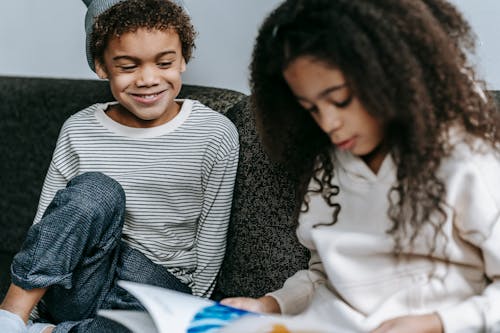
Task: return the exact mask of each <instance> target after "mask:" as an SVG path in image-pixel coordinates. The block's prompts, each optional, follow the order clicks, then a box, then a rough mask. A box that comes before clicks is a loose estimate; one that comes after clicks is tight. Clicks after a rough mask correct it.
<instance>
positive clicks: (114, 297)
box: [54, 243, 191, 333]
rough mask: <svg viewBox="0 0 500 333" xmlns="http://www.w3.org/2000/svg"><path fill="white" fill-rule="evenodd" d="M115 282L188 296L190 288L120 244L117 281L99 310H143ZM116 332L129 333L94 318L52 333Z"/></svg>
mask: <svg viewBox="0 0 500 333" xmlns="http://www.w3.org/2000/svg"><path fill="white" fill-rule="evenodd" d="M118 280H127V281H133V282H138V283H145V284H150V285H155V286H159V287H163V288H168V289H173V290H177V291H180V292H184V293H191V288H189V287H188V286H187V285H185V284H183V283H182V282H180V281H179V280H178V279H177V278H176V277H175V276H174V275H173V274H171V273H170V272H169V271H168V270H167V269H166V268H165V267H163V266H160V265H157V264H155V263H153V262H152V261H151V260H150V259H148V258H147V257H146V256H145V255H144V254H142V253H141V252H140V251H138V250H135V249H132V248H131V247H129V246H128V245H126V244H125V243H122V244H121V249H120V255H119V259H118V263H117V269H116V280H115V283H114V285H113V288H112V289H111V291H110V292H109V293H108V295H107V296H106V299H105V301H104V302H103V303H102V305H101V308H102V309H122V310H144V308H143V307H142V305H141V304H140V303H139V301H137V299H135V297H133V296H132V295H131V294H130V293H129V292H127V291H126V290H125V289H123V288H121V287H119V286H118V285H117V284H116V281H118ZM70 330H71V332H75V333H83V332H85V333H108V332H109V333H117V332H128V330H127V329H125V328H124V327H123V326H121V325H119V324H117V323H115V322H113V321H111V320H108V319H106V318H103V317H99V316H97V317H96V318H93V319H87V320H83V321H80V322H78V323H70V322H66V323H62V324H60V325H57V327H56V329H55V330H54V333H63V332H69V331H70Z"/></svg>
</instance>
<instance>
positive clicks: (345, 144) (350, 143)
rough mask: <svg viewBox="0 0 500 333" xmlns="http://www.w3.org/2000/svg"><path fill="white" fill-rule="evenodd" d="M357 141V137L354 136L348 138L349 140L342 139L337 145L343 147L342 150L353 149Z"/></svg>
mask: <svg viewBox="0 0 500 333" xmlns="http://www.w3.org/2000/svg"><path fill="white" fill-rule="evenodd" d="M355 143H356V138H355V137H353V138H350V139H347V140H344V141H341V142H339V143H336V144H335V145H336V146H337V148H339V149H342V150H349V149H351V148H352V147H354V144H355Z"/></svg>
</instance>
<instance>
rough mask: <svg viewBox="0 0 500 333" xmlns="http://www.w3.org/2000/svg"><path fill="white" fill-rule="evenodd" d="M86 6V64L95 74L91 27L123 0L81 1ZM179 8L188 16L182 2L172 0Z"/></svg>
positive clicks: (180, 0)
mask: <svg viewBox="0 0 500 333" xmlns="http://www.w3.org/2000/svg"><path fill="white" fill-rule="evenodd" d="M82 1H83V2H84V3H85V5H86V6H87V14H86V15H85V34H86V40H85V43H86V52H87V62H88V63H89V66H90V69H92V70H93V71H94V72H95V64H94V58H92V54H91V52H90V42H91V38H92V26H93V25H94V18H95V17H97V16H99V15H101V14H102V13H104V12H105V11H106V10H108V9H109V8H111V7H113V6H114V5H116V4H117V3H119V2H121V1H125V0H82ZM172 1H173V2H175V3H176V4H178V5H179V6H181V7H182V8H183V9H184V11H185V12H186V13H187V14H189V12H188V10H187V8H186V5H185V4H184V1H183V0H172Z"/></svg>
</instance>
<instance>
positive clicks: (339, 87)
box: [295, 82, 347, 102]
mask: <svg viewBox="0 0 500 333" xmlns="http://www.w3.org/2000/svg"><path fill="white" fill-rule="evenodd" d="M345 86H347V82H344V83H342V84H338V85H335V86H331V87H329V88H326V89H325V90H323V91H322V92H320V93H319V94H318V96H316V98H315V99H321V98H322V97H325V96H326V95H328V94H330V93H331V92H333V91H336V90H339V89H342V88H344V87H345ZM295 97H296V98H297V99H298V100H301V101H304V102H307V101H308V100H307V98H304V97H302V96H298V95H295Z"/></svg>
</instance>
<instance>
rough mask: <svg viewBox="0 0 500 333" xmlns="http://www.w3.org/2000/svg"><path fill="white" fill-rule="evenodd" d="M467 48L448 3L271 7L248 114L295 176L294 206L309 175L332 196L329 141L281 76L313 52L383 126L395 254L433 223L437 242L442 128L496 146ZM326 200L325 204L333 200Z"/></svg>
mask: <svg viewBox="0 0 500 333" xmlns="http://www.w3.org/2000/svg"><path fill="white" fill-rule="evenodd" d="M474 47H475V36H474V35H473V33H472V31H471V29H470V27H469V25H468V23H467V22H466V21H465V20H464V18H463V17H462V15H461V14H460V13H459V12H458V11H457V10H456V8H455V7H454V6H452V5H451V4H450V3H448V2H447V1H445V0H377V1H373V0H287V1H285V2H284V3H283V4H282V5H280V6H279V7H278V8H277V9H275V10H274V11H273V12H272V13H271V14H270V15H269V16H268V18H267V19H266V20H265V21H264V23H263V25H262V27H261V28H260V31H259V34H258V37H257V40H256V44H255V47H254V51H253V59H252V63H251V66H250V70H251V78H250V82H251V89H252V100H253V104H254V108H253V109H254V110H255V115H256V120H257V126H258V129H259V133H260V134H261V138H262V141H263V144H264V146H265V147H266V148H267V150H268V152H269V153H270V155H271V156H273V157H275V158H276V159H277V160H278V161H283V162H286V163H285V164H286V166H288V168H289V170H290V171H291V172H292V174H294V175H295V176H296V177H297V180H298V184H299V186H298V191H297V198H298V201H299V202H303V201H304V203H305V204H306V206H307V200H306V199H307V196H306V195H305V194H306V192H307V190H306V189H307V184H308V182H309V179H310V178H311V176H313V174H314V176H315V177H316V179H317V180H318V182H319V183H320V184H321V189H323V188H325V189H327V190H326V191H324V192H326V193H327V194H328V193H338V188H336V187H335V185H332V184H331V181H330V180H331V177H332V176H333V173H332V172H333V165H332V163H333V162H332V161H331V158H330V157H329V151H331V149H332V144H331V142H330V140H329V138H328V137H327V136H326V135H325V134H324V133H323V132H322V131H321V130H320V129H319V127H318V126H317V125H316V124H315V122H314V121H313V119H312V117H310V115H309V114H308V113H307V112H304V110H302V108H301V106H300V105H299V104H298V103H297V101H296V99H295V97H294V96H293V94H292V92H291V91H290V89H289V87H288V86H287V84H286V82H285V80H284V78H283V74H282V73H283V70H284V69H286V68H287V66H288V65H289V64H290V63H291V62H292V61H294V60H295V59H297V58H298V57H301V56H311V57H313V58H314V59H316V60H318V61H320V62H322V63H323V64H326V65H328V66H331V67H332V68H338V69H340V70H341V71H342V73H343V74H344V76H345V77H346V80H347V83H348V84H349V87H350V88H351V89H352V92H353V94H354V95H355V96H356V97H357V98H358V99H359V100H360V101H361V103H362V105H363V106H364V107H365V109H366V110H367V111H368V112H369V113H370V114H371V115H373V116H374V117H375V118H377V119H379V120H380V122H381V123H382V124H383V125H384V128H385V138H384V140H385V142H387V143H388V144H389V146H390V154H391V155H392V157H393V159H394V161H395V163H396V165H397V183H396V184H395V185H394V187H393V189H392V190H391V193H388V200H390V208H389V211H388V215H389V217H390V219H391V220H392V223H393V225H392V227H391V228H390V229H389V230H388V233H389V234H391V235H393V237H394V238H395V241H396V248H395V251H396V252H397V253H399V252H400V251H401V249H402V245H404V244H403V243H404V242H405V241H407V240H409V243H410V244H412V243H413V240H414V239H415V237H416V235H417V234H418V232H419V230H421V228H422V226H423V225H424V224H427V223H431V225H432V226H433V227H434V229H435V230H436V236H435V237H437V234H438V233H439V231H440V230H441V228H442V225H443V223H444V221H445V218H446V213H445V209H444V208H445V203H444V202H443V199H442V198H443V197H444V194H445V192H446V189H445V186H444V184H443V182H442V181H441V180H440V179H438V177H437V176H436V171H437V169H438V167H439V165H440V162H441V160H442V159H443V158H444V157H446V156H448V155H449V154H450V152H451V148H452V147H451V146H450V144H449V140H448V139H449V138H448V137H447V135H446V133H447V129H448V128H450V127H451V126H454V125H457V126H461V127H463V128H464V129H465V131H466V132H467V133H468V136H469V137H470V138H474V137H477V138H481V139H484V140H485V141H486V142H489V143H490V144H491V145H492V146H493V147H495V148H498V143H499V142H500V133H499V131H498V124H499V123H500V121H499V120H500V118H499V113H498V112H497V111H496V108H495V106H494V103H493V102H492V99H491V97H490V96H489V95H488V94H487V93H486V92H485V93H482V92H481V91H480V89H481V88H484V83H483V82H478V81H477V80H476V78H475V76H474V70H473V68H472V67H471V66H470V65H469V64H468V63H467V56H468V54H470V53H473V52H474ZM318 159H319V161H318ZM317 165H320V166H321V169H322V170H321V171H322V172H321V173H319V174H320V175H321V174H322V175H323V176H322V177H320V178H318V176H317V175H318V170H317V169H316V166H317ZM328 188H330V190H328ZM394 194H396V195H394ZM304 198H305V199H304ZM325 200H327V202H330V203H331V196H329V197H328V198H327V197H326V196H325ZM299 206H300V205H299ZM335 208H336V209H335V211H336V213H335V214H334V216H333V218H334V221H332V222H333V223H334V222H335V219H336V216H337V213H338V211H339V210H340V207H335ZM434 213H437V217H438V218H437V220H436V218H434V215H432V214H434ZM432 250H433V251H434V250H435V249H432Z"/></svg>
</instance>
